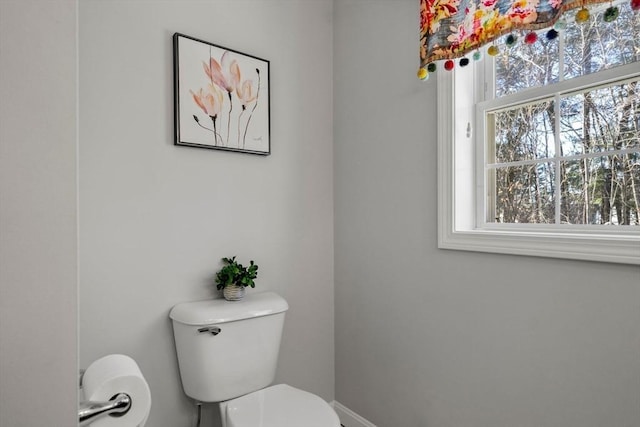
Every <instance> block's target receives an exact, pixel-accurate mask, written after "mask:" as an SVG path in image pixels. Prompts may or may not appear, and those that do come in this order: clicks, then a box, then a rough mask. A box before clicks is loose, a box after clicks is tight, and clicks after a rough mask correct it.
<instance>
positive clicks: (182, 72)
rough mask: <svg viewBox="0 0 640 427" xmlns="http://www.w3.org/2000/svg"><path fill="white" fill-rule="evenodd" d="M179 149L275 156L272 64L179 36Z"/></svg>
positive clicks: (175, 51) (175, 63)
mask: <svg viewBox="0 0 640 427" xmlns="http://www.w3.org/2000/svg"><path fill="white" fill-rule="evenodd" d="M173 69H174V71H173V88H174V115H175V116H174V121H175V145H181V146H189V147H199V148H209V149H214V150H225V151H236V152H241V153H249V154H259V155H269V154H271V117H270V110H271V108H270V107H271V96H270V83H269V77H270V62H269V61H268V60H266V59H262V58H259V57H257V56H253V55H249V54H246V53H242V52H239V51H237V50H234V49H229V48H226V47H223V46H219V45H216V44H213V43H209V42H206V41H203V40H200V39H197V38H194V37H190V36H187V35H184V34H181V33H175V34H174V35H173Z"/></svg>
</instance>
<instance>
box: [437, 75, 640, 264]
mask: <svg viewBox="0 0 640 427" xmlns="http://www.w3.org/2000/svg"><path fill="white" fill-rule="evenodd" d="M469 68H471V67H469ZM456 72H461V70H456V71H454V72H445V71H440V72H437V73H436V74H437V97H438V98H437V105H438V113H437V114H438V159H437V160H438V247H439V248H442V249H454V250H465V251H477V252H490V253H501V254H512V255H528V256H539V257H551V258H563V259H575V260H585V261H598V262H611V263H622V264H636V265H640V232H636V231H630V232H623V233H621V232H620V231H619V230H618V229H617V227H615V226H611V227H615V228H611V229H609V228H606V229H605V228H602V227H594V228H593V229H592V228H591V227H589V229H587V227H570V229H568V228H562V227H559V228H558V229H551V228H548V227H531V228H529V229H527V230H523V229H522V228H521V227H516V228H513V227H492V226H488V225H487V224H485V225H484V226H483V225H479V224H477V221H476V215H475V210H476V203H475V202H474V201H475V198H476V195H477V192H478V186H477V184H474V183H473V177H475V176H477V174H476V171H471V172H470V173H469V171H467V178H468V176H470V177H472V178H471V181H470V180H469V179H467V182H466V183H461V182H460V181H461V180H460V179H458V180H457V177H458V178H459V177H460V175H459V174H460V172H459V171H460V169H461V168H466V167H467V166H470V167H471V168H474V169H475V168H477V163H476V161H475V159H476V156H475V150H476V146H475V144H474V143H473V138H469V142H465V143H464V147H461V145H463V144H462V143H461V141H456V140H455V138H456V134H457V135H460V129H461V128H466V127H467V126H468V125H467V123H473V122H474V121H473V118H472V117H466V118H463V119H462V120H459V121H462V122H464V123H456V121H455V120H454V117H456V118H460V114H459V113H460V112H459V111H456V105H455V100H454V75H455V73H456ZM472 89H473V88H472ZM474 90H475V89H474ZM456 128H458V131H456ZM456 146H457V147H460V149H459V150H458V152H456ZM462 150H464V154H465V155H468V156H471V161H470V163H469V162H467V164H466V165H463V166H461V165H459V164H458V165H456V155H457V154H458V155H460V154H461V151H462ZM457 170H458V172H456V171H457ZM461 185H464V186H465V188H464V190H465V196H464V198H463V199H462V200H461V199H460V195H459V193H458V197H456V188H458V190H459V189H460V186H461ZM480 188H482V185H481V186H480ZM607 227H608V226H607Z"/></svg>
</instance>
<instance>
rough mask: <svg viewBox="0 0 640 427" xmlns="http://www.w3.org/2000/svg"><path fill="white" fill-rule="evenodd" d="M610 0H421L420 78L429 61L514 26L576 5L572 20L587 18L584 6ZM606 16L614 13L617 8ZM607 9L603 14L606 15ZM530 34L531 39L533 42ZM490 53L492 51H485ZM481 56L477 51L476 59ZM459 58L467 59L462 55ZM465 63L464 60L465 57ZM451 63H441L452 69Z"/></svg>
mask: <svg viewBox="0 0 640 427" xmlns="http://www.w3.org/2000/svg"><path fill="white" fill-rule="evenodd" d="M610 2H611V0H420V70H419V72H418V77H420V78H425V77H426V76H427V66H428V65H429V64H430V63H431V62H433V61H437V60H440V59H454V58H459V57H462V56H464V55H466V54H468V53H470V52H472V51H474V50H475V51H477V50H478V49H479V48H480V47H482V46H483V45H485V44H487V43H491V42H492V41H493V40H495V39H496V38H498V37H500V36H502V35H505V34H509V33H511V32H512V31H515V30H531V31H533V30H539V29H542V28H546V27H551V26H553V25H554V23H556V21H558V19H559V18H560V16H561V15H562V14H563V13H564V12H566V11H568V10H572V9H579V10H578V12H577V14H576V16H575V20H576V22H578V23H580V22H581V21H586V20H588V19H589V11H588V9H587V8H586V7H585V6H586V5H588V4H592V3H610ZM631 8H632V9H633V10H634V11H638V10H640V0H631ZM610 9H611V11H610V12H609V15H608V16H610V17H611V18H612V19H615V18H616V17H617V13H618V12H617V8H616V7H613V6H612V7H611V8H610ZM606 16H607V15H606V14H605V19H606ZM536 38H537V36H536V35H535V33H532V35H531V36H530V39H529V41H527V40H525V42H531V43H533V42H535V39H536ZM488 53H489V54H492V51H489V52H488ZM478 57H479V53H478V52H476V55H475V56H474V59H475V58H478ZM463 61H465V60H464V59H463ZM465 62H467V63H468V60H466V61H465ZM451 66H452V62H449V64H445V68H450V67H451Z"/></svg>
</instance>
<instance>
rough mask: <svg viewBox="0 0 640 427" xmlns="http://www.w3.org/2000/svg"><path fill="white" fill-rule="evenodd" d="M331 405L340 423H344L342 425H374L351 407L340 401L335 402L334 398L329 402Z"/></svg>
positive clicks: (366, 426) (352, 426)
mask: <svg viewBox="0 0 640 427" xmlns="http://www.w3.org/2000/svg"><path fill="white" fill-rule="evenodd" d="M331 406H332V407H333V409H334V410H335V411H336V414H338V418H340V423H341V424H342V425H344V427H376V426H375V424H373V423H372V422H370V421H367V420H365V419H364V418H362V417H361V416H360V415H358V414H356V413H355V412H353V411H352V410H351V409H349V408H347V407H346V406H344V405H342V404H340V402H336V401H335V400H334V401H333V402H331Z"/></svg>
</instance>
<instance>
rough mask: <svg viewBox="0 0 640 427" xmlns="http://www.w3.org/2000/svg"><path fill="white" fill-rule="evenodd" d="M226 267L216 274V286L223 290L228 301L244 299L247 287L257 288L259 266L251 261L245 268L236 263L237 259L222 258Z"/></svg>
mask: <svg viewBox="0 0 640 427" xmlns="http://www.w3.org/2000/svg"><path fill="white" fill-rule="evenodd" d="M222 262H224V264H225V265H224V266H223V267H222V268H221V269H220V271H218V272H217V273H216V285H217V288H218V290H222V295H223V296H224V298H225V299H226V300H227V301H238V300H241V299H242V298H243V297H244V294H245V292H246V287H247V286H251V287H252V288H255V287H256V284H255V282H254V279H255V278H256V277H258V265H257V264H255V263H254V262H253V260H251V261H250V262H249V266H248V267H245V266H243V265H242V264H240V263H239V262H237V261H236V257H235V256H234V257H231V258H222Z"/></svg>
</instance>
